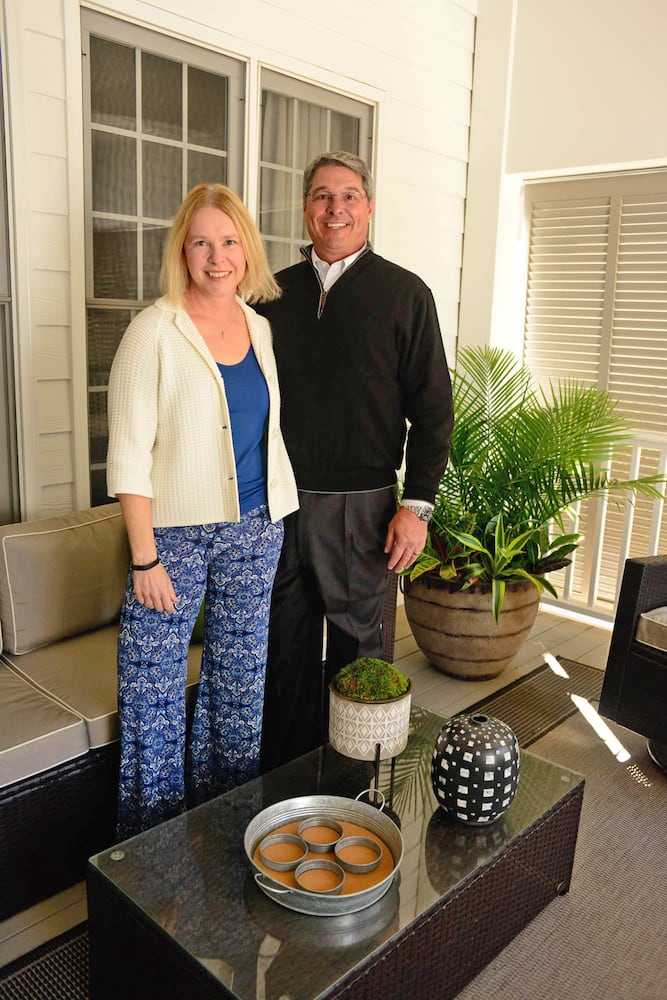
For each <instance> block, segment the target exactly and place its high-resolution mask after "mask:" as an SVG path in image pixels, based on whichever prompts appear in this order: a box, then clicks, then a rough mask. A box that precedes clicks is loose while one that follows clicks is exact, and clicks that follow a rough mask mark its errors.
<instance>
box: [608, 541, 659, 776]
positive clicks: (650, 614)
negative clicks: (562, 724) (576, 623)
mask: <svg viewBox="0 0 667 1000" xmlns="http://www.w3.org/2000/svg"><path fill="white" fill-rule="evenodd" d="M600 714H601V715H603V716H605V718H607V719H612V720H613V721H615V722H618V723H619V724H620V725H622V726H625V727H626V728H627V729H632V730H633V732H636V733H641V734H642V735H643V736H646V738H647V740H648V750H649V753H650V755H651V757H652V758H653V760H654V761H655V763H656V764H657V765H658V766H659V767H661V768H662V769H663V770H665V771H667V555H657V556H644V557H643V558H635V559H627V560H626V563H625V568H624V572H623V579H622V581H621V589H620V591H619V596H618V607H617V611H616V618H615V620H614V630H613V632H612V636H611V642H610V645H609V657H608V659H607V666H606V670H605V675H604V681H603V684H602V692H601V694H600Z"/></svg>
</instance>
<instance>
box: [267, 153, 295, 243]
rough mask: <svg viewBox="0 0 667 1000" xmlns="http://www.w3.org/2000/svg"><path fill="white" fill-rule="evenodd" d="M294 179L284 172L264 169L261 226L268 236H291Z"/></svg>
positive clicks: (268, 168)
mask: <svg viewBox="0 0 667 1000" xmlns="http://www.w3.org/2000/svg"><path fill="white" fill-rule="evenodd" d="M292 211H293V208H292V177H291V174H288V173H285V172H284V171H282V170H272V169H271V168H270V167H262V170H261V173H260V195H259V226H260V229H261V231H262V232H263V233H266V234H267V236H291V234H292V230H291V225H290V223H291V219H292Z"/></svg>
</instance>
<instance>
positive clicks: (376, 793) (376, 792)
mask: <svg viewBox="0 0 667 1000" xmlns="http://www.w3.org/2000/svg"><path fill="white" fill-rule="evenodd" d="M362 795H368V804H369V805H372V806H375V804H376V802H377V801H378V799H379V800H380V805H379V806H377V810H378V812H382V810H383V809H384V807H385V804H386V801H387V800H386V799H385V797H384V792H381V791H380V789H379V788H362V789H361V791H360V792H359V794H358V795H355V796H354V801H355V802H358V801H359V799H360V798H361V796H362Z"/></svg>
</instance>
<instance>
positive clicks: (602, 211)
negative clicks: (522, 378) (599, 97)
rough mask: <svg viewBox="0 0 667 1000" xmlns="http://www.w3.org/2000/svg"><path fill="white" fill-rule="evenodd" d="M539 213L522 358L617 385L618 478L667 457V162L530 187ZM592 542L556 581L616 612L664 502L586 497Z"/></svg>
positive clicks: (664, 543) (549, 371)
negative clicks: (630, 566) (624, 443)
mask: <svg viewBox="0 0 667 1000" xmlns="http://www.w3.org/2000/svg"><path fill="white" fill-rule="evenodd" d="M526 198H527V207H528V211H529V217H530V244H529V260H528V284H527V293H526V314H525V329H524V358H525V361H526V363H527V364H528V365H529V367H530V368H531V370H532V371H533V373H534V375H535V377H536V379H537V380H538V381H539V382H542V383H546V382H548V381H549V380H553V379H557V378H563V377H566V378H567V377H572V378H576V379H578V380H580V381H582V382H583V383H584V384H586V385H591V386H600V387H602V388H606V389H608V390H609V392H610V393H611V395H612V396H613V397H614V398H615V399H617V400H618V403H619V407H620V409H621V410H622V411H623V412H624V413H625V414H626V415H627V416H628V418H629V421H630V424H631V426H632V427H633V428H634V430H635V431H636V433H637V440H636V442H635V444H634V446H633V447H628V448H627V449H625V450H624V451H623V453H619V454H618V455H617V456H616V458H615V462H614V467H613V468H612V475H614V476H616V477H617V478H619V479H625V478H631V477H632V478H634V477H635V476H641V475H650V474H654V473H657V472H661V471H663V470H664V468H665V462H666V461H667V171H665V170H655V171H644V172H635V173H628V174H623V175H621V174H614V175H600V176H597V177H586V178H572V179H567V180H558V181H550V182H541V183H534V184H533V183H531V184H528V185H527V188H526ZM579 530H580V531H582V532H583V533H584V535H585V542H584V544H583V545H582V546H581V547H580V549H579V550H578V551H577V553H576V557H575V563H574V565H573V567H572V568H571V570H570V571H569V572H568V573H565V572H562V573H559V574H555V575H554V577H553V578H552V582H553V583H554V584H555V585H556V588H557V590H558V592H559V594H561V595H564V599H563V602H562V603H566V604H569V605H571V606H574V607H581V606H582V605H584V606H587V607H588V608H589V609H591V610H594V611H595V612H597V613H600V614H603V615H605V616H607V617H611V615H612V614H613V606H614V601H615V597H616V592H617V586H618V580H619V573H620V570H621V569H622V566H623V563H624V560H625V558H627V556H640V555H647V554H649V553H651V552H656V551H659V552H667V527H666V525H665V521H664V520H663V518H662V508H661V505H660V504H656V503H655V502H653V501H651V500H647V499H644V498H638V499H637V500H636V501H635V504H634V506H633V507H631V508H630V509H628V505H627V504H622V505H621V506H618V505H616V504H613V503H609V504H608V505H607V506H606V508H605V505H602V506H601V505H600V504H599V503H590V504H585V505H582V510H581V512H580V522H579Z"/></svg>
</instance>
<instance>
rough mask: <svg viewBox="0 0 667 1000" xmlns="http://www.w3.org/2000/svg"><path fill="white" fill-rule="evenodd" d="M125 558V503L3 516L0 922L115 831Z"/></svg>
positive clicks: (57, 886) (191, 679) (47, 892)
mask: <svg viewBox="0 0 667 1000" xmlns="http://www.w3.org/2000/svg"><path fill="white" fill-rule="evenodd" d="M128 564H129V550H128V543H127V536H126V533H125V527H124V523H123V519H122V516H121V514H120V507H119V505H118V504H117V503H111V504H106V505H104V506H101V507H94V508H90V509H87V510H81V511H74V512H71V513H67V514H61V515H57V516H53V517H47V518H43V519H40V520H36V521H26V522H23V523H21V524H12V525H5V526H4V527H0V627H1V630H2V631H1V640H2V642H1V647H0V648H1V650H2V652H1V654H0V922H1V921H3V920H6V919H7V918H9V917H10V916H11V915H12V914H15V913H19V912H21V911H22V910H25V909H26V908H28V907H30V906H33V905H34V904H35V903H38V902H40V901H41V900H43V899H47V898H48V897H50V896H52V895H54V894H55V893H58V892H61V891H62V890H63V889H66V888H67V887H69V886H71V885H74V884H75V883H76V882H79V881H81V880H82V879H83V877H84V870H85V864H86V859H87V858H88V857H89V856H90V855H91V854H94V853H96V852H98V851H100V850H102V849H104V848H106V847H108V846H109V845H110V844H111V843H112V842H113V832H114V821H115V803H116V794H117V781H118V779H117V769H118V720H117V706H116V642H117V634H118V624H117V623H118V616H119V613H120V606H121V601H122V595H123V590H124V586H125V581H126V578H127V571H128ZM200 659H201V648H200V647H199V645H198V644H196V643H195V644H193V645H192V647H191V653H190V660H189V670H188V696H189V700H190V699H191V697H192V695H193V693H194V691H195V689H196V685H197V681H198V674H199V662H200Z"/></svg>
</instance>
